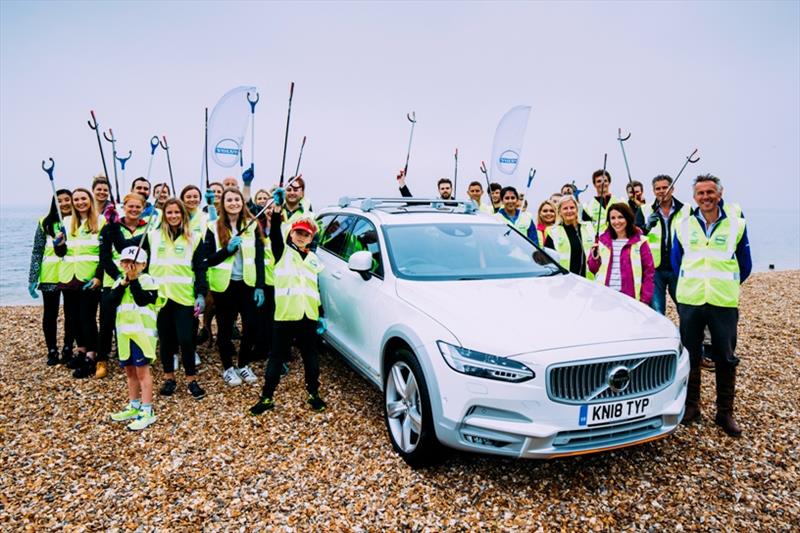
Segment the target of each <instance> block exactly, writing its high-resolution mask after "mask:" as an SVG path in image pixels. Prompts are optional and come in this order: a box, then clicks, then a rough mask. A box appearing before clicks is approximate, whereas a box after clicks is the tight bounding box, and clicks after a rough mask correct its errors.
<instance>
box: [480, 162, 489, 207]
mask: <svg viewBox="0 0 800 533" xmlns="http://www.w3.org/2000/svg"><path fill="white" fill-rule="evenodd" d="M481 172H482V173H483V177H484V178H486V196H488V197H489V205H492V191H491V188H492V185H491V183H489V171H488V170H486V162H485V161H481Z"/></svg>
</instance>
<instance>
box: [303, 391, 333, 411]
mask: <svg viewBox="0 0 800 533" xmlns="http://www.w3.org/2000/svg"><path fill="white" fill-rule="evenodd" d="M306 403H307V404H308V405H309V406H311V410H312V411H316V412H318V413H321V412H322V411H324V410H325V408H326V407H327V406H328V404H326V403H325V400H323V399H322V398H320V397H319V393H318V392H315V393H314V394H311V393H309V395H308V399H307V400H306Z"/></svg>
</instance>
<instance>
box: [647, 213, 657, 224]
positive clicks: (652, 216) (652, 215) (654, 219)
mask: <svg viewBox="0 0 800 533" xmlns="http://www.w3.org/2000/svg"><path fill="white" fill-rule="evenodd" d="M658 219H659V216H658V213H656V212H653V213H650V216H648V217H647V227H648V228H652V227H655V225H656V224H658Z"/></svg>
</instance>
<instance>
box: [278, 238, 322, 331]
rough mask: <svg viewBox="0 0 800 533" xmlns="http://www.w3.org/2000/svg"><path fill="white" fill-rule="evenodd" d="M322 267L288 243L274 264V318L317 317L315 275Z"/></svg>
mask: <svg viewBox="0 0 800 533" xmlns="http://www.w3.org/2000/svg"><path fill="white" fill-rule="evenodd" d="M324 268H325V267H324V266H323V264H322V262H321V261H320V260H319V258H318V257H317V256H316V255H315V254H314V253H313V252H309V253H308V255H306V258H305V259H303V257H302V256H301V255H300V254H299V253H298V252H297V250H295V249H294V248H292V247H291V246H288V245H287V246H286V248H285V249H284V251H283V256H282V257H281V259H280V261H278V263H277V264H276V265H275V320H277V321H279V322H287V321H295V320H301V319H302V318H303V317H306V318H309V319H311V320H318V319H319V306H320V296H319V285H318V280H317V276H318V275H319V273H320V272H322V270H323V269H324Z"/></svg>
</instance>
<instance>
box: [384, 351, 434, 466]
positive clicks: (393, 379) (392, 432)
mask: <svg viewBox="0 0 800 533" xmlns="http://www.w3.org/2000/svg"><path fill="white" fill-rule="evenodd" d="M386 369H387V371H386V373H385V376H384V381H383V418H384V421H385V422H386V429H387V431H388V433H389V440H390V441H391V443H392V447H393V448H394V450H395V452H397V454H398V455H400V457H402V458H403V460H404V461H405V462H406V463H407V464H408V465H409V466H411V467H413V468H419V467H424V466H430V465H433V464H436V463H438V462H439V461H440V454H439V451H440V449H441V445H440V444H439V441H438V440H437V439H436V432H435V431H434V429H433V415H432V414H431V402H430V396H429V394H428V386H427V383H426V381H425V375H424V374H423V373H422V368H420V366H419V362H418V361H417V358H416V357H414V354H413V353H411V352H410V351H409V350H406V349H400V350H397V351H396V352H395V353H394V354H392V356H391V357H390V358H389V361H388V364H387V366H386Z"/></svg>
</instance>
